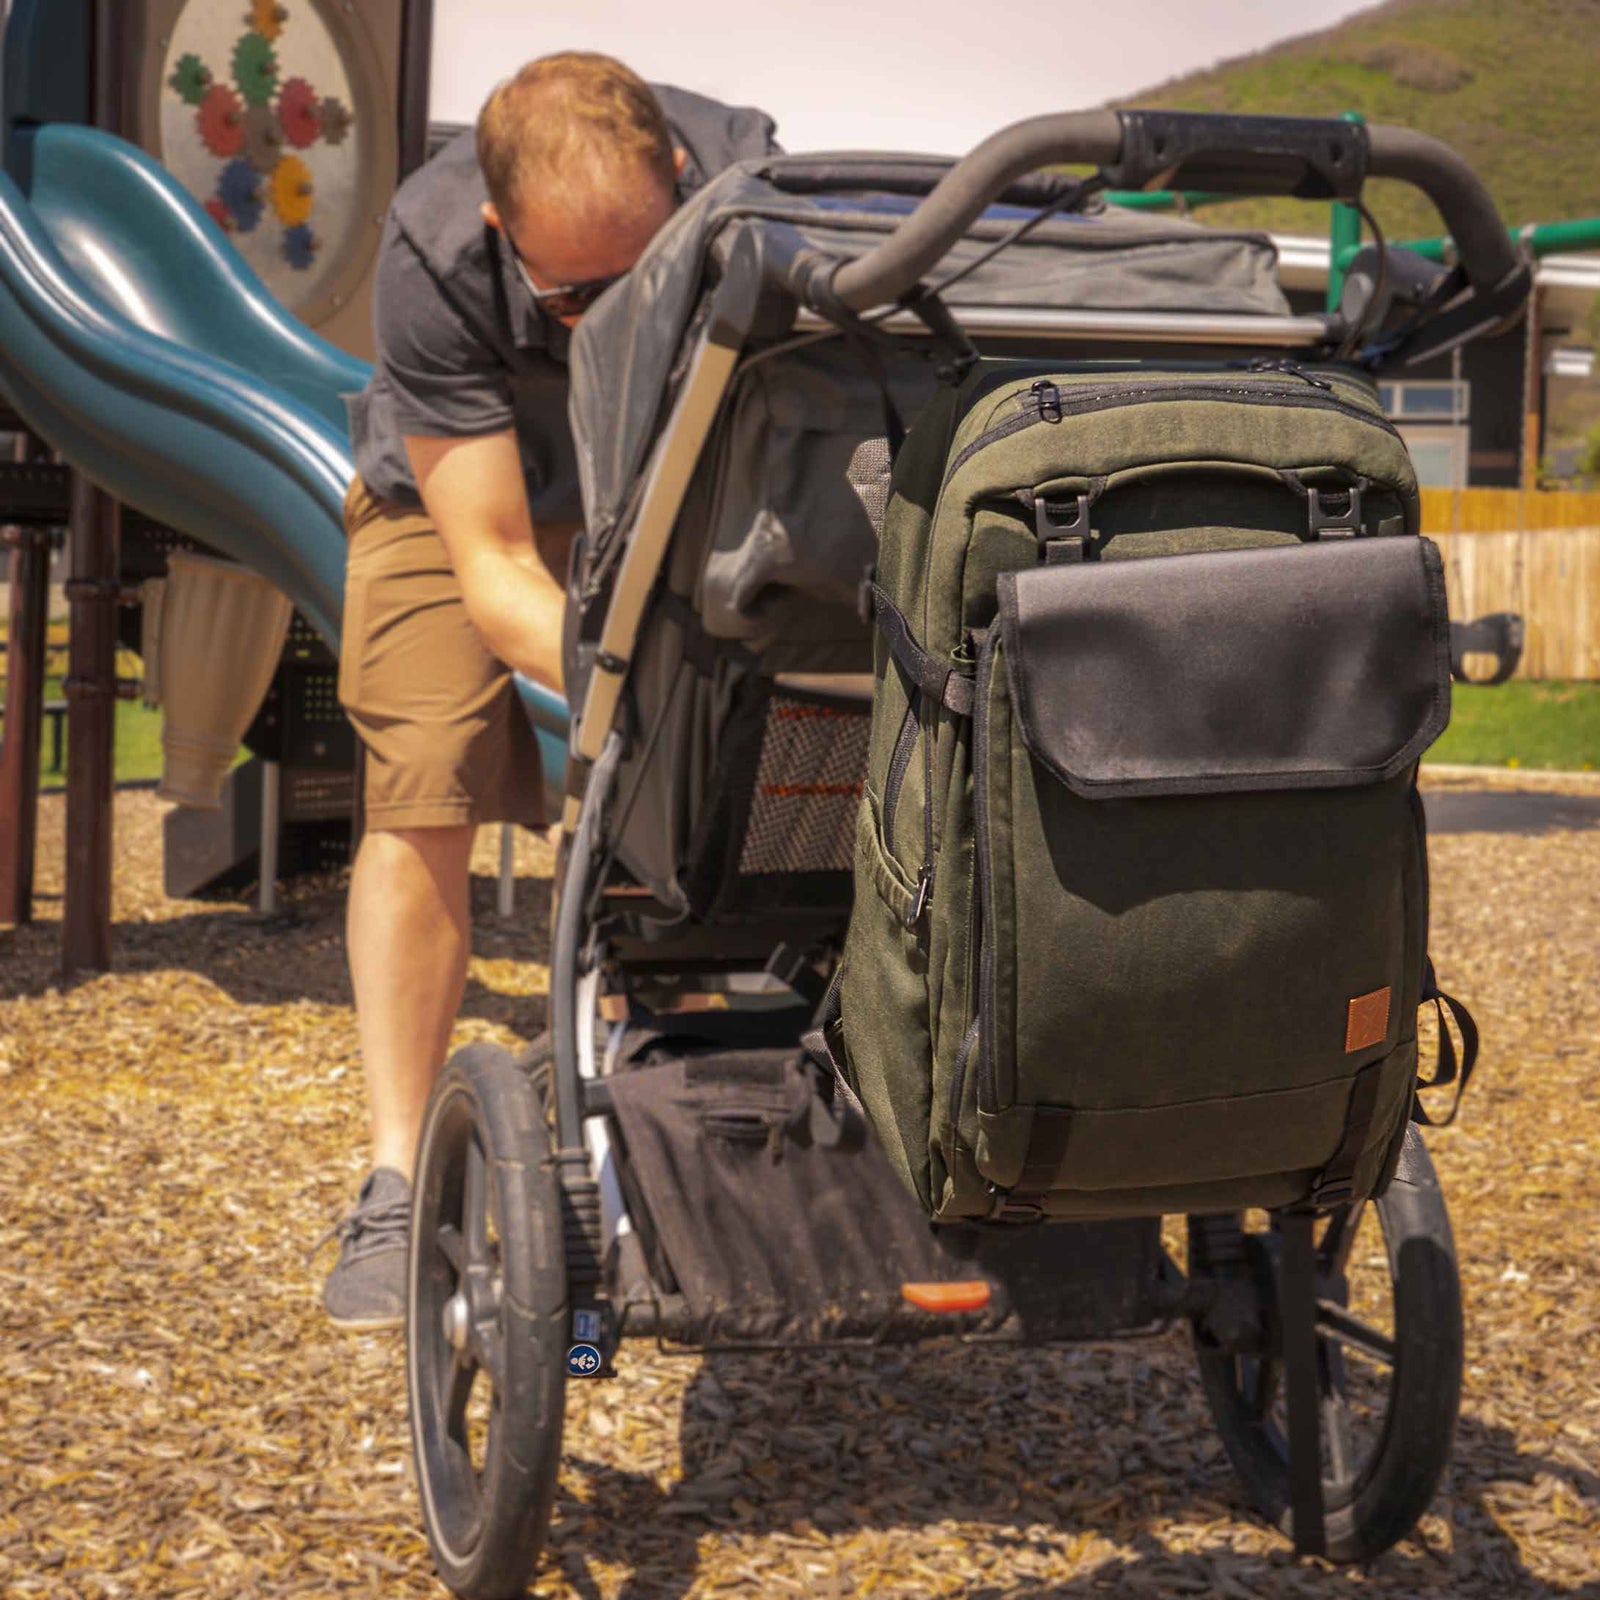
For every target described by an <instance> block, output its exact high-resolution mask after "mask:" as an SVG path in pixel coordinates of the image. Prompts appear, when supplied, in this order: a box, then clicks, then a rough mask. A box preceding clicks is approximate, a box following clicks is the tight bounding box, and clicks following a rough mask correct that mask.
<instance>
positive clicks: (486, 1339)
mask: <svg viewBox="0 0 1600 1600" xmlns="http://www.w3.org/2000/svg"><path fill="white" fill-rule="evenodd" d="M472 1359H473V1360H474V1361H475V1362H476V1363H477V1364H478V1365H479V1366H480V1367H482V1368H483V1370H484V1371H485V1372H486V1373H488V1374H489V1381H490V1383H492V1384H493V1385H494V1389H495V1393H496V1394H498V1393H499V1392H500V1390H501V1388H502V1386H503V1384H504V1374H505V1364H504V1362H502V1361H501V1359H500V1329H499V1326H498V1324H497V1323H493V1322H488V1323H484V1322H480V1323H478V1324H477V1325H476V1326H475V1327H474V1328H473V1330H472Z"/></svg>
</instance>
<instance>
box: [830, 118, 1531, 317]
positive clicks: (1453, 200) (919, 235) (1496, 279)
mask: <svg viewBox="0 0 1600 1600" xmlns="http://www.w3.org/2000/svg"><path fill="white" fill-rule="evenodd" d="M1056 164H1061V165H1089V166H1095V167H1098V168H1100V169H1101V171H1102V172H1103V173H1104V175H1105V177H1106V179H1107V180H1108V181H1109V182H1110V183H1111V184H1112V185H1114V186H1116V187H1119V188H1143V187H1145V186H1147V185H1149V184H1152V183H1154V182H1156V181H1158V180H1159V182H1160V183H1161V184H1162V186H1165V187H1180V186H1187V187H1192V188H1202V189H1208V190H1212V191H1221V192H1228V193H1236V194H1241V195H1251V194H1256V195H1259V194H1286V195H1297V196H1299V197H1301V198H1303V199H1340V200H1353V199H1355V198H1356V197H1357V196H1358V195H1359V193H1360V190H1361V185H1362V182H1363V180H1364V179H1365V178H1367V177H1382V178H1398V179H1400V180H1402V181H1403V182H1406V183H1410V184H1412V185H1414V186H1415V187H1416V188H1419V189H1421V190H1422V191H1423V192H1424V193H1425V194H1426V195H1427V196H1428V198H1429V199H1430V200H1432V201H1433V203H1434V204H1435V205H1436V206H1437V207H1438V208H1439V211H1440V213H1441V215H1442V216H1443V217H1444V220H1445V224H1446V226H1447V227H1448V228H1449V230H1450V233H1451V235H1452V237H1453V238H1454V240H1455V244H1456V249H1457V252H1458V254H1459V257H1460V260H1461V265H1462V267H1463V269H1464V270H1465V272H1466V274H1467V277H1468V279H1469V280H1470V282H1471V284H1472V286H1473V288H1474V289H1475V290H1477V291H1478V292H1480V293H1484V292H1487V291H1488V290H1490V289H1492V288H1494V287H1495V286H1496V285H1497V284H1499V283H1501V282H1502V281H1503V280H1505V279H1506V277H1507V276H1508V275H1509V274H1510V273H1512V272H1513V271H1514V270H1515V269H1516V268H1517V266H1518V264H1519V258H1518V256H1517V252H1516V249H1515V247H1514V246H1513V244H1512V243H1511V240H1510V238H1509V237H1508V235H1507V233H1506V229H1505V225H1504V224H1503V223H1502V222H1501V220H1500V217H1499V213H1498V212H1497V211H1496V210H1495V208H1494V203H1493V201H1491V200H1490V198H1489V195H1488V192H1487V191H1486V190H1485V189H1484V187H1483V185H1482V183H1481V182H1480V181H1479V180H1478V177H1477V175H1476V174H1475V173H1474V172H1473V170H1472V168H1471V167H1470V166H1468V165H1467V163H1466V161H1465V160H1463V159H1462V157H1461V156H1460V155H1458V154H1457V153H1456V152H1455V151H1454V150H1452V149H1451V148H1450V146H1449V145H1447V144H1444V143H1442V142H1441V141H1440V140H1438V139H1434V138H1431V137H1429V136H1428V135H1427V134H1422V133H1414V132H1412V131H1411V130H1410V129H1407V128H1396V127H1389V126H1385V125H1374V126H1371V127H1368V126H1366V125H1365V124H1363V123H1359V122H1348V121H1345V120H1343V119H1338V118H1322V117H1247V116H1234V115H1206V114H1202V113H1198V112H1179V111H1069V112H1062V113H1060V114H1057V115H1051V116H1042V117H1030V118H1028V119H1027V120H1025V121H1023V122H1017V123H1013V124H1012V125H1011V126H1010V127H1009V128H1002V129H1001V130H1000V132H998V133H996V134H994V135H992V136H991V137H990V138H988V139H985V140H984V141H983V143H982V144H980V145H979V146H978V147H977V148H976V149H975V150H973V151H972V152H971V153H970V154H969V155H967V156H964V157H963V158H962V159H961V160H960V161H958V162H957V163H956V164H955V165H954V166H953V167H951V168H950V170H949V171H948V172H947V173H946V174H945V175H944V177H943V178H942V179H941V180H940V181H939V183H938V185H937V186H936V187H935V188H934V190H933V192H932V193H931V194H929V195H928V197H927V199H925V200H924V201H923V202H922V203H921V204H920V205H919V206H918V207H917V209H916V210H915V211H914V212H912V214H911V215H910V216H909V217H907V218H906V220H905V221H904V222H903V223H901V225H900V226H899V227H898V228H897V229H896V230H895V231H894V233H893V234H891V235H890V236H889V238H887V239H885V240H884V242H883V243H882V244H880V245H878V246H877V247H876V248H875V249H873V250H870V251H868V252H867V254H866V255H864V256H860V257H858V258H857V259H856V260H854V261H848V262H845V263H843V264H841V265H840V266H838V267H836V268H835V269H834V270H833V272H832V274H831V277H830V280H829V282H828V285H827V296H826V297H828V298H832V299H835V300H837V301H839V302H842V303H843V305H844V306H846V307H847V308H848V309H849V310H851V311H865V310H867V309H868V308H869V307H872V306H877V305H883V304H885V303H886V302H888V301H891V300H894V299H896V298H898V297H899V296H900V295H902V294H904V293H906V292H907V291H908V290H909V289H911V288H913V287H914V286H915V285H916V284H917V283H918V282H920V281H921V279H922V277H923V275H924V274H925V273H927V272H928V270H929V269H930V268H931V267H932V266H933V265H934V264H935V263H936V262H937V261H938V260H939V259H940V258H941V257H942V256H943V255H944V254H945V253H946V252H947V251H948V250H949V249H950V248H951V246H952V245H954V244H955V243H956V241H957V240H958V239H960V238H961V236H962V235H963V234H964V233H965V231H966V229H967V228H968V226H969V225H970V224H971V223H972V222H973V221H974V219H976V218H977V217H978V216H979V215H981V213H982V212H983V210H984V208H985V207H987V206H988V205H990V204H991V203H992V202H993V201H994V200H995V199H996V197H998V196H999V195H1000V194H1001V193H1002V192H1003V191H1004V190H1005V189H1006V188H1007V187H1008V186H1009V185H1011V184H1012V183H1014V182H1016V180H1017V179H1019V178H1021V177H1024V176H1025V175H1027V174H1028V173H1030V172H1033V171H1035V170H1037V169H1038V168H1040V167H1044V166H1051V165H1056Z"/></svg>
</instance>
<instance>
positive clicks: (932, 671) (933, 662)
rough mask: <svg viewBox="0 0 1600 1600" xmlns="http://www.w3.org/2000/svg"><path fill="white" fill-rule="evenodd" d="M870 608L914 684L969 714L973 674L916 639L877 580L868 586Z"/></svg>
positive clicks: (949, 706)
mask: <svg viewBox="0 0 1600 1600" xmlns="http://www.w3.org/2000/svg"><path fill="white" fill-rule="evenodd" d="M872 612H873V615H874V616H875V617H876V618H877V622H878V627H879V629H880V631H881V632H882V634H883V637H884V638H885V639H886V640H887V641H888V645H889V649H890V652H891V653H892V654H893V656H894V658H895V660H896V661H898V662H899V663H900V666H901V667H902V668H903V669H904V671H905V673H906V675H907V676H908V677H909V678H910V679H911V681H912V682H913V683H914V684H916V686H917V687H918V688H919V689H920V690H921V691H922V692H923V694H925V695H927V696H929V697H930V698H931V699H933V700H935V701H937V702H938V703H939V704H940V705H942V706H943V707H944V708H945V710H946V711H949V712H951V713H953V714H954V715H955V716H958V717H970V716H971V715H972V695H973V675H972V673H971V671H970V670H963V669H962V668H960V667H957V666H956V665H955V664H954V663H952V662H949V661H940V660H939V659H938V658H937V657H936V656H932V655H930V654H929V653H928V652H927V651H926V650H924V649H923V648H922V646H921V645H920V644H918V643H917V639H916V635H915V634H913V633H912V631H911V624H910V623H909V622H907V621H906V617H905V613H904V612H903V611H902V610H901V609H900V608H899V606H897V605H896V604H895V603H894V601H893V600H891V599H890V598H889V596H888V595H887V594H885V593H884V592H883V590H882V589H881V588H879V586H878V585H877V584H873V586H872Z"/></svg>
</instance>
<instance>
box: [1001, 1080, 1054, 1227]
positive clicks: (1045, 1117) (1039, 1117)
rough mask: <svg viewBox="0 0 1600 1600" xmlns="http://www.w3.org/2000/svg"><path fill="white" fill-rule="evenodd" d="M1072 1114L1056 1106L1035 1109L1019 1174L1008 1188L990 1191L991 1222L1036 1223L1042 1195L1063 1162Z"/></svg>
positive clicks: (1052, 1181)
mask: <svg viewBox="0 0 1600 1600" xmlns="http://www.w3.org/2000/svg"><path fill="white" fill-rule="evenodd" d="M1071 1132H1072V1113H1071V1112H1070V1111H1067V1110H1063V1109H1062V1108H1060V1107H1058V1106H1035V1107H1034V1108H1033V1122H1032V1126H1031V1127H1030V1129H1029V1131H1028V1148H1027V1150H1026V1151H1025V1152H1024V1153H1023V1157H1022V1171H1021V1172H1019V1173H1018V1174H1017V1181H1016V1182H1015V1183H1014V1184H1012V1186H1011V1187H1010V1188H1009V1189H1000V1188H995V1189H992V1190H991V1191H990V1192H991V1196H992V1199H993V1204H992V1205H991V1206H990V1208H989V1220H990V1221H991V1222H1038V1221H1039V1220H1040V1219H1041V1218H1042V1217H1043V1216H1044V1201H1045V1196H1046V1195H1048V1194H1049V1193H1050V1191H1051V1190H1052V1189H1054V1188H1055V1186H1056V1181H1057V1180H1058V1179H1059V1178H1060V1176H1061V1169H1062V1167H1063V1166H1064V1165H1065V1164H1066V1159H1067V1139H1068V1136H1069V1135H1070V1134H1071Z"/></svg>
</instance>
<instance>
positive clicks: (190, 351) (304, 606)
mask: <svg viewBox="0 0 1600 1600" xmlns="http://www.w3.org/2000/svg"><path fill="white" fill-rule="evenodd" d="M17 137H19V138H22V139H26V140H28V141H29V148H28V150H27V151H26V152H25V154H26V158H27V159H25V160H23V161H21V162H20V163H17V164H16V165H17V167H18V170H21V171H25V172H27V173H29V178H28V187H27V192H26V193H24V192H23V190H22V189H21V188H20V187H19V186H18V185H17V184H16V183H15V182H13V181H12V180H11V179H10V178H8V177H6V176H5V175H4V174H0V392H3V394H4V395H5V398H6V399H7V400H9V401H10V403H11V405H12V407H13V408H14V409H15V410H16V412H17V413H18V414H19V415H20V416H21V417H22V418H23V420H24V421H25V422H26V423H27V424H28V426H29V427H30V428H32V429H33V431H34V432H35V433H37V434H38V435H39V436H40V437H41V438H43V439H45V440H47V441H48V442H49V443H50V444H51V445H53V446H54V447H55V448H56V449H57V450H59V451H60V452H61V454H62V456H63V457H64V458H65V459H66V460H68V461H69V462H71V464H72V465H73V466H75V467H76V468H78V469H79V470H80V471H81V472H83V473H84V474H85V475H86V476H87V477H89V478H90V479H91V480H93V481H94V482H95V483H97V484H99V485H100V487H102V488H103V489H106V490H107V491H109V492H110V493H111V494H113V495H115V496H116V497H117V499H119V500H121V501H124V502H125V503H126V504H128V505H131V506H134V507H136V508H137V509H138V510H140V511H142V512H144V513H145V514H146V515H147V516H150V517H152V518H155V519H156V520H158V521H160V522H163V523H165V524H167V525H168V526H169V527H173V528H176V529H178V530H179V531H180V532H182V533H186V534H189V535H190V536H191V537H193V538H196V539H199V540H201V541H203V542H204V543H205V544H207V545H210V546H211V547H212V548H214V549H216V550H219V551H221V552H223V553H224V554H226V555H228V556H231V557H232V558H234V559H235V560H237V561H240V562H242V563H244V564H245V565H246V566H248V567H251V568H252V569H254V570H255V571H257V572H259V573H261V574H262V575H263V576H264V577H266V578H268V579H270V580H271V581H272V582H273V583H275V584H277V586H278V587H279V588H280V589H282V590H283V591H284V593H285V594H287V595H288V596H289V597H290V598H291V599H292V600H293V601H294V603H295V605H296V606H298V607H299V609H300V610H301V611H302V612H303V613H304V615H305V616H306V618H307V619H308V620H309V621H310V622H311V624H312V626H313V627H315V628H316V630H317V631H318V633H320V634H321V635H322V637H323V638H324V639H325V640H326V641H327V642H328V644H329V645H330V646H333V647H335V648H336V647H337V644H338V637H339V613H340V602H341V598H342V595H343V591H344V549H345V545H344V531H343V524H342V520H341V509H340V508H341V505H342V503H343V500H344V493H345V488H346V485H347V484H348V483H349V481H350V475H351V470H352V469H351V462H350V443H349V437H348V434H347V431H346V421H345V411H344V405H343V402H342V401H341V399H340V396H341V395H342V394H348V393H349V392H351V391H352V390H355V389H359V388H360V387H361V386H362V385H363V384H364V383H365V382H366V381H367V374H368V370H369V369H368V368H367V366H366V364H365V363H364V362H361V361H357V360H356V359H354V358H353V357H351V356H348V355H346V354H345V353H344V352H343V351H342V350H339V349H338V348H337V347H335V346H334V345H331V344H329V343H328V342H327V341H326V340H323V339H320V338H319V337H318V336H317V335H316V334H314V333H313V332H312V331H311V330H310V329H309V328H307V327H305V326H304V325H303V324H302V323H300V322H298V321H296V319H295V318H294V317H292V316H291V315H290V314H289V313H288V312H286V311H285V310H284V309H283V308H282V307H281V306H280V305H279V304H278V302H277V301H276V300H275V299H274V298H273V297H272V294H271V293H270V291H269V290H268V289H267V288H266V286H265V285H264V284H263V283H262V282H261V280H260V279H259V278H258V277H257V276H256V274H255V273H254V272H253V271H252V270H251V269H250V267H249V266H248V265H246V263H245V262H244V261H243V260H242V259H241V258H240V257H239V255H238V254H237V252H235V250H234V249H233V247H232V246H231V245H230V244H229V243H228V240H227V238H226V236H225V235H224V234H223V232H222V230H221V229H220V228H219V227H218V226H217V225H216V223H215V222H213V221H212V219H211V218H210V217H209V216H207V215H206V213H205V212H204V210H202V209H201V207H200V206H199V205H198V204H196V202H195V201H194V200H193V199H192V198H191V196H190V195H189V193H188V192H187V190H185V189H184V188H183V187H182V186H181V185H180V184H178V183H177V182H176V181H175V180H174V179H173V178H172V177H171V176H169V175H168V173H166V172H165V171H164V170H163V169H162V168H161V167H160V166H159V165H158V164H157V163H156V162H154V161H152V160H151V159H150V158H149V157H148V156H147V155H145V154H144V152H143V151H141V150H139V149H137V148H135V147H134V146H132V145H130V144H127V143H125V142H124V141H123V140H121V139H117V138H114V137H113V136H112V135H110V134H107V133H102V132H99V131H98V130H96V129H93V128H87V127H79V126H75V125H72V124H67V123H54V124H50V125H48V126H45V127H41V128H37V129H34V130H32V131H28V132H21V133H19V134H18V135H17ZM522 689H523V698H524V701H525V702H526V703H527V705H528V708H529V712H530V715H531V716H532V718H533V721H534V724H535V727H536V728H537V729H538V732H539V741H540V746H541V753H542V754H543V755H544V758H545V772H546V783H547V785H553V786H555V787H556V788H559V781H560V773H561V771H562V767H563V763H564V761H565V758H566V723H567V708H566V704H565V702H563V701H562V700H561V698H560V697H559V696H558V695H554V694H551V693H550V692H549V691H548V690H543V689H540V688H538V686H536V685H533V684H526V685H522Z"/></svg>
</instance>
